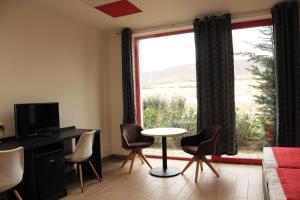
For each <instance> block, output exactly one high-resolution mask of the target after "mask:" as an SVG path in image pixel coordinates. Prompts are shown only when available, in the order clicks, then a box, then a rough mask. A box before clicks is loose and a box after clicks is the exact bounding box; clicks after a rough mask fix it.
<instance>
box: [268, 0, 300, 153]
mask: <svg viewBox="0 0 300 200" xmlns="http://www.w3.org/2000/svg"><path fill="white" fill-rule="evenodd" d="M272 18H273V31H274V32H273V34H274V44H275V72H276V92H277V140H276V144H277V145H278V146H291V147H293V146H300V64H299V60H300V52H299V51H300V48H299V14H298V4H297V2H294V1H292V2H283V3H279V4H277V5H275V6H274V7H273V8H272Z"/></svg>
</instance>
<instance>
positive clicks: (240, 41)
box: [139, 28, 261, 72]
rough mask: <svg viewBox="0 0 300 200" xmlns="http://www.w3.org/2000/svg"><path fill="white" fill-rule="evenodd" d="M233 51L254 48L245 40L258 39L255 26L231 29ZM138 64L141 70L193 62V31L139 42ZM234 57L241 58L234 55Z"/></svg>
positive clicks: (145, 70) (252, 49) (146, 70)
mask: <svg viewBox="0 0 300 200" xmlns="http://www.w3.org/2000/svg"><path fill="white" fill-rule="evenodd" d="M232 37H233V49H234V52H235V53H237V52H242V51H245V50H247V51H251V52H259V51H258V50H255V49H254V48H253V47H252V46H251V45H250V44H248V43H247V42H246V41H254V42H255V41H257V42H259V41H260V39H259V38H260V37H261V34H260V33H259V32H258V30H257V28H247V29H237V30H233V31H232ZM139 45H140V46H139V62H140V63H139V66H140V71H141V72H148V71H154V70H160V69H165V68H169V67H173V66H179V65H186V64H195V61H196V58H195V44H194V33H185V34H178V35H171V36H164V37H157V38H150V39H143V40H141V41H140V43H139ZM235 58H236V59H239V58H241V57H240V56H236V57H235Z"/></svg>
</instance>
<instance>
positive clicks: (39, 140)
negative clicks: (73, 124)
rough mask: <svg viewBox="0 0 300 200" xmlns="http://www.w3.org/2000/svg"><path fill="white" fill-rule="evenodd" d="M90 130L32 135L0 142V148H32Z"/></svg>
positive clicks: (76, 135) (71, 130)
mask: <svg viewBox="0 0 300 200" xmlns="http://www.w3.org/2000/svg"><path fill="white" fill-rule="evenodd" d="M92 130H93V129H67V130H62V131H60V132H59V133H56V134H53V135H51V136H32V137H28V138H24V139H20V140H17V139H14V140H11V141H6V142H3V143H0V150H6V149H12V148H16V147H18V146H23V147H24V149H32V148H36V147H40V146H45V145H48V144H52V143H55V142H59V141H63V140H67V139H71V138H77V137H79V136H80V135H81V134H82V133H84V132H88V131H92ZM97 132H98V133H99V132H100V130H97V131H96V133H97Z"/></svg>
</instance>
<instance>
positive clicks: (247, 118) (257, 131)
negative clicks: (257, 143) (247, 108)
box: [236, 111, 262, 144]
mask: <svg viewBox="0 0 300 200" xmlns="http://www.w3.org/2000/svg"><path fill="white" fill-rule="evenodd" d="M236 133H237V139H238V143H239V144H241V143H243V142H244V141H245V140H249V139H257V138H260V137H261V135H262V134H261V123H260V122H259V120H257V118H256V117H255V116H254V115H251V114H249V113H244V112H238V111H237V112H236Z"/></svg>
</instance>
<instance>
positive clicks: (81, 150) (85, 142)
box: [66, 131, 101, 192]
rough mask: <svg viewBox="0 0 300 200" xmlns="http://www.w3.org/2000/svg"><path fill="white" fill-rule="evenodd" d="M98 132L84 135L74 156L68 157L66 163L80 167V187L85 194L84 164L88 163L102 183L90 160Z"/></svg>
mask: <svg viewBox="0 0 300 200" xmlns="http://www.w3.org/2000/svg"><path fill="white" fill-rule="evenodd" d="M95 132H96V131H91V132H86V133H83V134H82V135H81V136H80V138H79V141H78V143H77V145H76V147H75V150H74V152H73V153H72V154H69V155H67V156H66V161H67V162H70V163H76V164H77V166H79V176H80V186H81V192H83V178H82V163H83V162H85V161H87V162H88V164H89V165H90V167H91V169H92V171H93V172H94V174H95V176H96V178H97V179H98V180H99V181H101V179H100V177H99V175H98V173H97V171H96V170H95V168H94V166H93V164H92V163H91V161H90V160H89V158H90V157H91V156H92V153H93V143H94V136H95Z"/></svg>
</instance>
